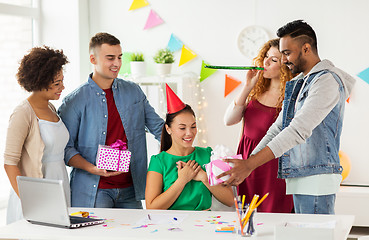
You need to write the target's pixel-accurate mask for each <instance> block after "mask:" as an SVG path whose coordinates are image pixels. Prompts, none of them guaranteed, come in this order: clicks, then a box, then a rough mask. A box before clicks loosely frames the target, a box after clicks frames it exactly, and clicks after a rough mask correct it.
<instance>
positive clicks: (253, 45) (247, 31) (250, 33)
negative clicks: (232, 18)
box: [237, 25, 269, 59]
mask: <svg viewBox="0 0 369 240" xmlns="http://www.w3.org/2000/svg"><path fill="white" fill-rule="evenodd" d="M268 40H269V35H268V33H267V31H266V30H265V29H264V28H262V27H260V26H256V25H253V26H249V27H246V28H244V29H243V30H242V31H241V32H240V34H239V35H238V41H237V45H238V49H239V50H240V51H241V53H242V54H243V55H245V56H246V57H248V58H250V59H253V58H254V57H256V55H257V54H258V52H259V50H260V48H261V47H262V46H263V44H264V43H265V42H266V41H268Z"/></svg>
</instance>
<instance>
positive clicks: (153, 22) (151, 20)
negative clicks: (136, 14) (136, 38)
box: [144, 9, 164, 29]
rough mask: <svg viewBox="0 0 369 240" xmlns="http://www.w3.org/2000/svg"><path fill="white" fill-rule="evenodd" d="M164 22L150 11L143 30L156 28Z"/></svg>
mask: <svg viewBox="0 0 369 240" xmlns="http://www.w3.org/2000/svg"><path fill="white" fill-rule="evenodd" d="M163 22H164V21H163V19H161V18H160V17H159V16H158V14H157V13H156V12H155V11H154V10H152V9H151V11H150V14H149V17H148V18H147V21H146V24H145V27H144V29H149V28H152V27H155V26H158V25H160V24H162V23H163Z"/></svg>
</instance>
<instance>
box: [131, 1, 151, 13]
mask: <svg viewBox="0 0 369 240" xmlns="http://www.w3.org/2000/svg"><path fill="white" fill-rule="evenodd" d="M147 5H149V3H148V2H147V1H146V0H133V2H132V4H131V7H130V8H129V9H128V11H131V10H136V9H139V8H142V7H145V6H147Z"/></svg>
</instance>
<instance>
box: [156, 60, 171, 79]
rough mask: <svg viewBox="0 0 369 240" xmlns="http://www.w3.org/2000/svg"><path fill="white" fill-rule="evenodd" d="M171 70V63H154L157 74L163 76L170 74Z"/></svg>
mask: <svg viewBox="0 0 369 240" xmlns="http://www.w3.org/2000/svg"><path fill="white" fill-rule="evenodd" d="M171 70H172V64H171V63H157V64H156V74H158V75H159V76H164V75H168V74H170V72H171Z"/></svg>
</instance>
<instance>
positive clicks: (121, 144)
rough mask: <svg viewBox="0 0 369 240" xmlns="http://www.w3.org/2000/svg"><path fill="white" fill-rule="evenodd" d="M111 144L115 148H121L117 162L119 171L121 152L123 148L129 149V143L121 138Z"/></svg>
mask: <svg viewBox="0 0 369 240" xmlns="http://www.w3.org/2000/svg"><path fill="white" fill-rule="evenodd" d="M110 146H111V147H112V148H114V149H117V150H120V151H119V156H118V164H117V171H118V170H119V163H120V153H121V150H127V143H126V142H123V141H122V140H120V139H117V141H115V142H114V143H112V144H111V145H110Z"/></svg>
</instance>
